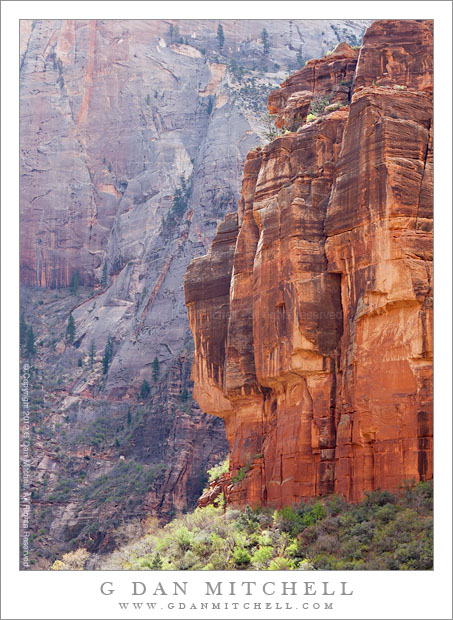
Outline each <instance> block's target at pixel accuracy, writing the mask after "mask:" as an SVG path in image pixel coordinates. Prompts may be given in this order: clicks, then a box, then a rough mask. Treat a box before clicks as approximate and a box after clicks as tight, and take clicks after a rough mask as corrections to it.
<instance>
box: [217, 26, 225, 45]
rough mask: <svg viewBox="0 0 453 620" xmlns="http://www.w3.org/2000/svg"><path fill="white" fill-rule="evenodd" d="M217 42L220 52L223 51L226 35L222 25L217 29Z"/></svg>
mask: <svg viewBox="0 0 453 620" xmlns="http://www.w3.org/2000/svg"><path fill="white" fill-rule="evenodd" d="M217 41H218V43H219V50H220V51H222V50H223V46H224V43H225V35H224V34H223V26H222V24H219V25H218V28H217Z"/></svg>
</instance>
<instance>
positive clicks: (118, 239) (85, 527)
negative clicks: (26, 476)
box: [20, 20, 369, 567]
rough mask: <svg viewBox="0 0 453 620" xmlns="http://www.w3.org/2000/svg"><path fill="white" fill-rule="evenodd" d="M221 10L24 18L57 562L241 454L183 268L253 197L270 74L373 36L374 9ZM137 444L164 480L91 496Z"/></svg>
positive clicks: (45, 428) (196, 486) (139, 456)
mask: <svg viewBox="0 0 453 620" xmlns="http://www.w3.org/2000/svg"><path fill="white" fill-rule="evenodd" d="M222 24H223V29H224V44H223V47H222V49H219V40H218V37H217V27H218V22H217V21H213V20H211V21H210V20H93V21H90V20H33V21H31V20H22V21H21V24H20V34H21V38H20V53H21V64H20V132H21V141H20V151H21V161H20V172H21V183H20V275H21V283H22V285H23V287H24V288H23V294H22V297H21V301H22V311H23V313H24V316H25V319H26V321H27V323H29V324H32V325H33V329H34V332H35V336H36V341H37V342H38V343H39V346H37V347H36V348H37V353H36V356H35V358H34V362H33V363H34V366H35V367H36V368H37V369H38V370H37V372H38V373H39V385H38V378H37V381H36V385H35V394H34V398H35V402H34V403H33V407H34V411H35V413H36V420H35V422H34V427H35V430H36V431H38V432H39V433H38V434H39V440H37V443H36V450H35V452H34V459H35V461H34V464H33V465H34V466H35V467H36V468H37V471H38V470H39V471H40V474H39V476H37V477H36V480H35V484H36V487H35V488H34V494H35V498H34V501H35V506H34V515H35V517H36V521H35V522H34V523H33V524H32V528H34V530H33V531H35V532H38V531H40V530H41V529H43V528H44V529H46V531H47V532H48V533H49V535H48V536H47V537H46V536H42V537H41V536H40V537H39V538H37V539H36V540H35V542H34V546H35V548H36V547H39V548H40V550H41V551H42V552H43V556H42V560H39V561H40V562H41V561H42V562H43V563H45V562H46V561H47V560H46V559H45V557H47V558H49V557H52V554H54V553H56V552H57V551H58V553H60V552H64V551H65V550H68V549H69V548H70V546H71V545H75V546H83V545H86V544H88V545H89V546H90V548H91V547H92V548H94V549H103V548H105V540H104V534H105V531H106V530H108V528H109V527H110V526H111V524H112V523H113V522H117V521H118V520H120V521H122V520H123V519H124V520H127V519H129V518H131V517H134V518H137V517H140V515H143V514H145V513H152V514H154V515H157V516H159V517H160V518H162V519H168V518H170V517H171V515H172V514H174V512H175V510H183V509H190V508H191V507H192V506H193V505H194V502H195V501H196V499H197V497H198V495H199V492H200V489H201V488H202V487H203V481H204V474H205V472H206V469H207V468H209V467H211V466H212V465H213V464H215V463H216V462H218V461H219V460H221V459H222V458H223V456H224V455H225V453H226V450H227V446H226V441H225V431H224V424H223V422H222V420H219V419H217V418H213V417H210V416H207V415H204V414H203V413H201V412H200V409H199V408H198V406H197V405H196V403H195V402H193V401H192V398H191V396H192V394H191V384H190V381H189V377H188V372H187V368H188V367H189V366H190V365H191V361H192V338H191V335H190V330H189V326H188V322H187V315H186V309H185V305H184V292H183V286H182V280H183V275H184V273H185V271H186V269H187V266H188V264H189V262H190V260H191V259H192V258H193V257H196V256H199V255H201V254H204V253H205V252H206V251H207V250H208V248H209V246H210V244H211V241H212V239H213V237H214V234H215V230H216V225H217V221H218V219H220V218H222V217H224V215H225V214H227V213H230V212H234V211H236V208H237V201H238V200H239V198H240V187H241V176H242V169H243V166H244V162H245V158H246V154H247V152H248V151H249V150H250V148H252V147H254V146H255V145H256V144H258V143H259V141H260V136H261V134H262V132H263V130H264V126H263V124H262V122H261V121H260V117H261V116H262V114H263V113H264V111H265V109H266V100H267V95H268V93H269V92H270V90H271V89H273V88H276V87H277V85H278V84H279V83H280V82H281V81H282V80H283V79H284V78H285V76H287V75H288V74H289V73H293V72H294V71H295V70H296V69H297V68H298V67H300V66H303V64H304V63H305V61H306V60H307V59H310V58H313V57H319V56H322V55H323V54H325V53H326V51H327V50H330V49H332V48H333V47H335V45H336V44H338V42H339V41H340V40H343V39H345V40H348V41H349V42H351V44H355V43H357V42H360V40H361V38H362V36H363V32H364V30H365V27H366V25H368V24H369V21H367V20H356V21H351V20H335V21H329V20H308V21H304V20H293V21H291V20H251V21H248V20H225V21H222ZM263 29H266V31H267V33H268V42H269V49H268V50H265V49H264V45H263V41H262V31H263ZM247 165H248V164H247ZM184 184H185V185H184ZM234 217H235V216H233V219H232V220H231V221H230V220H228V221H229V224H228V225H227V228H228V227H229V228H231V230H229V229H228V230H225V243H228V241H227V238H228V236H229V235H233V234H234V226H235V224H234ZM218 249H219V251H220V248H218ZM217 268H219V266H216V265H213V269H214V270H215V269H217ZM74 277H78V279H79V286H80V289H79V291H78V293H77V294H75V295H74V296H71V293H70V290H69V289H68V286H69V285H70V284H71V281H72V280H73V278H74ZM228 278H229V275H228V276H227V280H226V283H225V285H222V286H226V297H227V298H228V290H229V279H228ZM220 284H221V283H220ZM50 289H51V290H50ZM220 311H221V312H223V310H222V308H220ZM70 312H72V316H73V318H74V322H75V335H74V342H73V343H72V344H69V343H68V342H67V338H66V327H67V321H68V316H69V313H70ZM222 321H223V319H222ZM222 321H221V322H219V325H220V324H222ZM218 336H219V337H220V334H219V335H218ZM109 337H111V339H112V342H113V353H112V359H111V363H110V365H109V367H108V370H107V372H106V374H103V369H102V362H101V360H102V356H103V353H104V350H105V346H106V343H107V341H108V339H109ZM212 342H213V345H212V346H211V351H212V350H214V349H215V346H214V340H213V341H212ZM93 347H94V359H95V362H94V364H92V362H91V361H90V356H91V351H92V348H93ZM154 358H157V359H158V361H159V364H160V377H159V380H158V381H156V380H154V378H153V360H154ZM79 360H80V361H81V363H82V366H79V365H78V363H79ZM221 365H222V364H220V365H219V368H220V367H221ZM144 381H147V382H148V384H149V385H150V386H151V392H150V394H149V396H148V397H147V398H146V400H144V401H143V400H141V399H140V396H139V394H140V388H141V385H142V383H143V382H144ZM186 396H187V400H184V401H183V398H185V397H186ZM129 410H130V411H131V416H132V421H131V422H130V424H129V423H128V417H127V416H128V413H127V412H128V411H129ZM137 416H138V418H137ZM99 428H102V432H101V434H98V432H97V431H98V430H99ZM118 429H120V430H118ZM121 429H123V430H121ZM90 433H91V434H92V436H90ZM93 441H96V442H97V443H96V445H93ZM117 444H119V445H117ZM129 444H130V445H129ZM62 455H64V458H63V456H62ZM121 457H125V462H126V464H128V463H129V464H131V463H132V462H136V463H137V465H143V467H144V468H145V469H146V468H153V467H159V468H161V469H159V472H158V473H156V477H155V479H154V481H153V484H152V488H150V489H149V490H148V492H147V493H143V494H141V495H140V494H138V495H140V497H139V498H138V501H137V502H136V501H135V500H136V499H137V498H136V497H134V496H133V495H132V496H131V497H129V491H128V492H127V493H125V495H124V497H122V498H120V499H119V500H118V501H117V502H109V503H108V504H103V505H102V506H97V505H94V504H95V502H92V501H88V502H87V500H86V499H85V496H86V493H87V486H90V485H94V486H95V485H96V484H97V482H98V481H99V480H102V478H103V476H107V478H108V481H110V480H111V478H113V477H115V475H116V474H115V472H116V469H115V467H117V465H118V462H119V461H118V460H119V459H120V458H121ZM121 462H123V461H121ZM83 475H84V476H85V478H84V479H83V481H82V476H83ZM68 477H71V481H70V482H71V484H69V483H68V485H65V484H63V482H64V483H66V482H67V479H68ZM72 482H74V485H73V484H72ZM75 482H77V484H75ZM109 484H110V482H109ZM59 486H60V487H61V486H70V492H68V493H66V492H64V493H63V492H61V489H60V490H58V489H57V490H56V488H57V487H59ZM90 488H91V486H90ZM107 495H109V493H107ZM49 497H51V498H52V499H50V500H49ZM130 501H132V503H131V504H129V502H130ZM131 506H132V508H131ZM38 507H39V510H38ZM42 511H45V517H42V519H41V521H40V522H38V517H39V515H40V514H41V512H42ZM39 518H41V517H39ZM92 528H94V529H95V530H96V537H95V540H93V539H92V531H91V529H92ZM66 530H67V531H66ZM65 531H66V533H65ZM71 541H72V542H71ZM41 567H45V564H43V565H42V566H41Z"/></svg>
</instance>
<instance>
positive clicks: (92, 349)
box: [89, 340, 96, 367]
mask: <svg viewBox="0 0 453 620" xmlns="http://www.w3.org/2000/svg"><path fill="white" fill-rule="evenodd" d="M89 356H90V366H91V367H93V365H94V358H95V357H96V345H95V343H94V340H92V341H91V344H90V352H89Z"/></svg>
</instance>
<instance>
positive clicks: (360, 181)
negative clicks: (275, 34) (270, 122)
mask: <svg viewBox="0 0 453 620" xmlns="http://www.w3.org/2000/svg"><path fill="white" fill-rule="evenodd" d="M338 72H340V75H339V74H338ZM321 76H322V78H321ZM342 81H344V82H349V81H351V86H350V92H349V94H348V98H349V97H350V105H341V106H340V107H339V109H336V110H334V111H329V108H328V107H327V106H326V109H325V110H324V112H323V113H321V114H320V115H319V117H318V118H317V119H316V120H315V121H314V122H311V123H305V124H301V126H300V128H298V129H297V131H293V132H291V133H285V134H284V135H283V136H281V137H279V138H277V139H276V140H274V141H273V142H272V143H270V144H269V145H267V146H266V147H265V148H263V149H262V150H258V151H254V152H251V153H250V154H249V156H248V158H247V161H246V165H245V170H244V181H243V190H242V198H241V201H240V204H239V213H238V218H239V228H238V231H237V239H236V240H235V239H234V236H235V234H236V233H235V231H234V230H233V228H234V227H233V226H231V224H230V223H229V222H226V224H224V225H223V226H227V227H228V230H229V235H230V236H229V237H228V241H226V239H225V232H224V229H223V228H222V226H221V227H220V228H219V231H218V236H217V239H216V241H215V242H214V244H213V246H212V248H211V251H210V253H209V254H208V256H207V257H204V258H200V259H197V260H196V261H194V262H192V264H191V265H190V267H189V269H188V272H187V274H186V279H185V290H186V303H187V306H188V311H189V322H190V325H191V328H192V331H193V333H194V339H195V361H194V366H193V378H194V381H195V395H196V398H197V399H198V402H199V403H200V405H201V407H202V408H203V409H204V410H205V411H206V412H208V413H211V414H214V415H217V416H220V417H222V418H223V419H224V420H225V424H226V429H227V439H228V441H229V446H230V461H231V467H230V482H228V480H225V479H223V480H222V488H223V489H224V490H225V493H226V495H227V497H228V500H229V501H230V502H231V503H233V504H239V505H243V504H255V503H256V504H270V505H278V506H280V505H285V504H290V503H292V502H295V501H297V500H300V499H301V498H305V497H313V496H318V495H324V494H326V493H331V492H339V493H341V494H343V495H345V496H346V497H347V498H348V499H352V500H357V499H359V498H360V497H361V496H362V494H363V491H365V490H371V489H376V488H386V489H390V490H394V489H396V488H397V487H398V485H399V484H400V483H401V481H402V480H404V479H415V480H424V479H427V478H430V477H431V476H432V96H431V88H430V86H432V23H431V22H421V21H405V22H398V21H380V22H375V23H374V24H373V25H372V26H371V27H370V28H369V29H368V31H367V33H366V34H365V37H364V41H363V46H362V48H361V50H360V55H359V56H358V60H357V52H356V51H355V50H352V49H351V48H349V50H348V46H345V45H341V46H339V48H338V49H337V51H335V52H334V53H333V54H331V55H329V56H327V57H326V58H324V59H323V60H321V61H316V62H315V63H312V64H311V65H310V64H309V65H308V66H307V67H306V68H304V69H303V70H302V71H299V72H298V73H297V74H295V75H294V76H293V77H292V78H290V79H289V80H287V81H286V82H285V83H284V84H283V85H282V89H281V90H280V91H278V92H277V93H273V94H272V95H271V97H270V100H269V109H270V111H271V112H272V113H273V114H277V117H278V121H279V122H280V125H281V126H283V127H287V128H288V124H287V119H289V120H290V121H291V122H293V120H294V118H295V117H294V113H293V112H294V101H295V98H297V93H302V94H301V95H300V97H301V100H302V99H304V101H308V102H311V101H312V100H316V98H317V97H319V96H320V95H322V96H323V97H328V98H330V101H333V98H334V97H335V96H337V93H338V92H339V89H338V87H339V86H343V85H342V84H341V82H342ZM348 88H349V87H348ZM343 103H345V102H344V101H341V104H343ZM285 119H286V120H285ZM222 239H225V240H224V241H223V242H222ZM219 274H221V276H220V275H219ZM229 274H231V276H230V275H229ZM220 282H221V285H220ZM227 282H228V284H227ZM210 493H211V495H212V496H215V490H214V489H210Z"/></svg>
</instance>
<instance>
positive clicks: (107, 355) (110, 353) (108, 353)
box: [102, 336, 113, 375]
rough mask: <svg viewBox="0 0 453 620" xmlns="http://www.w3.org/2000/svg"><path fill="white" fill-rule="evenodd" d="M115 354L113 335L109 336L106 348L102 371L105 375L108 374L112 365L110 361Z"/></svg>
mask: <svg viewBox="0 0 453 620" xmlns="http://www.w3.org/2000/svg"><path fill="white" fill-rule="evenodd" d="M112 356H113V340H112V337H111V336H109V337H108V339H107V344H106V345H105V349H104V357H103V358H102V371H103V373H104V375H106V374H107V371H108V369H109V366H110V362H111V361H112Z"/></svg>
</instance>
